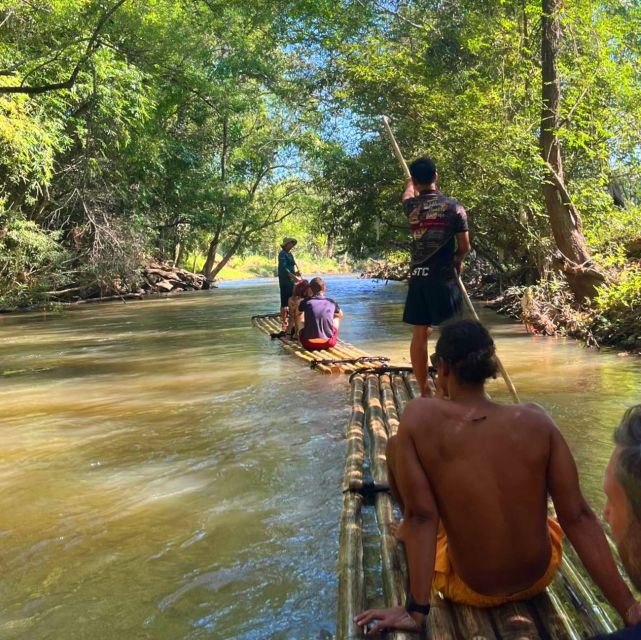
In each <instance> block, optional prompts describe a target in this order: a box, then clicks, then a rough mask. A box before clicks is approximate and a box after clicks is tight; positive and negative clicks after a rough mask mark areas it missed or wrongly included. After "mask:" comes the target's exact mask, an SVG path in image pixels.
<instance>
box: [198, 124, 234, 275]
mask: <svg viewBox="0 0 641 640" xmlns="http://www.w3.org/2000/svg"><path fill="white" fill-rule="evenodd" d="M228 136H229V116H227V115H225V117H224V118H223V140H222V149H221V151H220V181H221V183H222V184H223V187H224V185H225V181H226V180H227V153H228V151H229V140H228ZM224 224H225V203H224V202H223V203H222V204H221V206H220V217H219V218H218V226H217V227H216V231H215V233H214V237H213V239H212V241H211V242H210V243H209V250H208V251H207V259H206V260H205V264H204V265H203V270H202V274H203V275H204V276H205V278H206V279H207V280H213V278H214V276H215V275H216V273H218V272H219V271H220V269H217V270H216V272H215V273H214V274H213V275H212V270H213V268H214V263H215V262H216V251H217V250H218V243H219V242H220V234H221V233H222V231H223V227H224ZM228 259H229V258H228ZM223 266H224V265H223Z"/></svg>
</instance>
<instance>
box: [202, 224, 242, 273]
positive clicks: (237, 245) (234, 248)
mask: <svg viewBox="0 0 641 640" xmlns="http://www.w3.org/2000/svg"><path fill="white" fill-rule="evenodd" d="M244 237H245V236H244V231H241V232H240V233H239V234H238V237H237V238H236V240H235V241H234V244H232V246H231V247H230V248H229V250H228V251H227V253H225V255H224V256H223V257H222V258H221V260H220V262H219V263H218V264H217V265H216V268H215V269H214V270H213V271H212V272H211V274H210V276H209V278H207V280H213V279H214V278H215V277H216V276H217V275H218V274H219V273H220V272H221V270H222V269H223V267H224V266H225V265H226V264H227V263H228V262H229V261H230V260H231V258H232V257H233V256H234V254H235V253H236V251H238V249H239V248H240V245H241V244H242V242H243V239H244Z"/></svg>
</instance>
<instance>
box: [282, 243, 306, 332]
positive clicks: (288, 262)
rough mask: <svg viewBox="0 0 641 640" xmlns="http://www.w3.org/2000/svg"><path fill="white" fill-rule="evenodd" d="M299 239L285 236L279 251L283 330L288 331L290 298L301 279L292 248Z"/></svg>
mask: <svg viewBox="0 0 641 640" xmlns="http://www.w3.org/2000/svg"><path fill="white" fill-rule="evenodd" d="M297 243H298V240H296V238H290V237H288V236H285V237H284V238H283V243H282V244H281V245H280V247H281V249H280V252H279V253H278V286H279V287H280V320H281V323H282V327H283V331H287V315H288V308H289V299H290V298H291V297H292V294H293V293H294V284H296V283H297V282H298V281H299V280H300V277H301V275H300V271H299V269H298V265H297V264H296V260H294V256H293V255H292V249H293V248H294V247H295V246H296V244H297Z"/></svg>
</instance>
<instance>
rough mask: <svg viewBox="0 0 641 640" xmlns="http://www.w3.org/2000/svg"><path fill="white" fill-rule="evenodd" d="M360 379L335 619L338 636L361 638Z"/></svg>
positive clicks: (350, 428)
mask: <svg viewBox="0 0 641 640" xmlns="http://www.w3.org/2000/svg"><path fill="white" fill-rule="evenodd" d="M363 390H364V382H363V379H362V378H359V379H357V380H355V381H354V384H353V385H352V388H351V394H350V396H351V411H350V416H349V420H348V422H347V429H346V437H347V456H346V459H345V470H344V473H343V512H342V514H341V522H340V534H339V549H340V551H339V559H338V566H339V572H338V620H337V634H338V637H339V638H346V639H350V640H352V639H355V638H363V637H364V636H363V632H362V630H361V629H360V628H359V627H358V626H357V625H355V624H354V616H355V615H356V614H357V613H359V612H360V611H362V610H363V606H364V602H365V598H364V594H365V589H364V571H363V525H362V518H361V508H362V505H363V496H362V495H361V494H360V493H358V489H361V488H362V486H363V478H364V472H365V470H364V463H365V433H364V424H365V410H364V408H363Z"/></svg>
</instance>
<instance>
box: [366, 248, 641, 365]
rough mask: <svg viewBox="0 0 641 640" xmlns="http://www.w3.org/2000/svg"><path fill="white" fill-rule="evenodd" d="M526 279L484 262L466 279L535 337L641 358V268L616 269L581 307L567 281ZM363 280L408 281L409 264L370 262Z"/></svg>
mask: <svg viewBox="0 0 641 640" xmlns="http://www.w3.org/2000/svg"><path fill="white" fill-rule="evenodd" d="M522 276H523V273H522V272H520V273H502V272H501V273H499V272H497V271H496V270H495V269H493V268H492V266H491V265H489V264H488V263H486V262H484V261H482V260H478V259H476V260H472V261H470V262H469V263H467V264H466V268H465V270H464V271H463V275H462V279H463V283H464V284H465V287H466V289H467V291H468V293H469V294H470V296H472V297H473V298H475V299H477V300H482V301H483V305H484V306H486V307H487V308H489V309H492V310H494V311H496V312H497V313H500V314H502V315H505V316H507V317H509V318H512V319H514V320H518V321H519V322H521V323H522V324H523V325H524V326H525V328H526V329H527V331H528V332H529V333H531V334H534V335H546V336H569V337H572V338H576V339H578V340H581V341H582V342H583V343H584V344H585V345H586V346H588V347H596V348H599V347H601V346H604V347H605V346H608V347H613V348H617V349H621V350H624V351H625V352H627V353H632V354H638V355H641V331H639V327H641V263H639V262H631V263H629V264H628V265H626V267H625V268H620V269H618V270H614V269H612V270H611V271H610V272H609V273H608V279H607V280H606V283H605V284H604V285H603V287H602V288H601V289H600V291H599V294H598V295H597V296H596V297H595V299H594V300H592V301H586V303H585V304H577V302H576V301H575V299H574V296H573V295H572V292H571V291H570V289H569V287H568V286H567V284H566V282H565V280H563V279H561V278H559V277H556V276H555V275H554V274H550V275H549V277H548V279H547V280H542V281H539V282H537V283H534V284H522V283H520V282H519V278H522ZM360 277H361V278H369V279H375V280H395V281H406V280H407V279H408V277H409V266H408V264H407V262H403V261H398V260H391V261H390V260H371V261H368V263H367V265H366V268H365V270H364V271H363V272H362V273H361V275H360Z"/></svg>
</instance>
